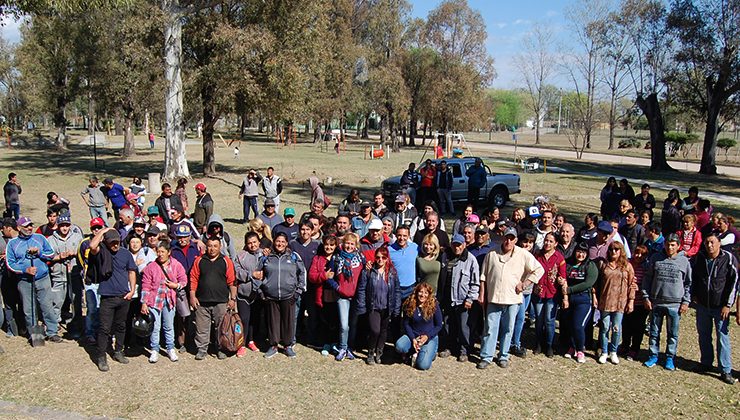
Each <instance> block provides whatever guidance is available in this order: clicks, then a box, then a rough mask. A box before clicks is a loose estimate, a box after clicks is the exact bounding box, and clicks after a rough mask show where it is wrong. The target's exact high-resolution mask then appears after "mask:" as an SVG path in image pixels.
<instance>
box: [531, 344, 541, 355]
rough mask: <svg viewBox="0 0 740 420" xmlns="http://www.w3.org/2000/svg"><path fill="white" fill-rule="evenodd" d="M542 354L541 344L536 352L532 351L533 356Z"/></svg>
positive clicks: (536, 348)
mask: <svg viewBox="0 0 740 420" xmlns="http://www.w3.org/2000/svg"><path fill="white" fill-rule="evenodd" d="M540 353H542V347H541V346H540V345H539V344H537V347H535V348H534V350H532V354H540Z"/></svg>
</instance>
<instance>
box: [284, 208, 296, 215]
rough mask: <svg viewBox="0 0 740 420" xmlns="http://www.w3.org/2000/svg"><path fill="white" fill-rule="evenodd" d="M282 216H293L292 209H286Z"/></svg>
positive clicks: (293, 210)
mask: <svg viewBox="0 0 740 420" xmlns="http://www.w3.org/2000/svg"><path fill="white" fill-rule="evenodd" d="M283 215H284V216H295V209H294V208H293V207H288V208H286V209H285V210H284V211H283Z"/></svg>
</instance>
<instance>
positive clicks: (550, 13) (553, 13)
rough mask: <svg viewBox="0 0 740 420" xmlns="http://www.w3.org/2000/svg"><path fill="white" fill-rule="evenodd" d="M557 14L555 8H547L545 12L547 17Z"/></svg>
mask: <svg viewBox="0 0 740 420" xmlns="http://www.w3.org/2000/svg"><path fill="white" fill-rule="evenodd" d="M557 15H559V13H558V12H556V11H555V10H548V11H547V13H545V17H549V18H551V17H555V16H557Z"/></svg>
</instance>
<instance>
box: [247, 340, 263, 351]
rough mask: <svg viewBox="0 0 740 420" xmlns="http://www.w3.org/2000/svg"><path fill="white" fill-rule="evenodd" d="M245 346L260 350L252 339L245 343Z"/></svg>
mask: <svg viewBox="0 0 740 420" xmlns="http://www.w3.org/2000/svg"><path fill="white" fill-rule="evenodd" d="M247 348H248V349H249V350H252V351H260V349H259V348H258V347H257V345H256V344H254V341H250V342H249V343H247Z"/></svg>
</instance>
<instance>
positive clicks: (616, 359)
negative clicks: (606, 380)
mask: <svg viewBox="0 0 740 420" xmlns="http://www.w3.org/2000/svg"><path fill="white" fill-rule="evenodd" d="M609 361H610V362H612V363H613V364H615V365H618V364H619V357H618V356H617V353H615V352H611V353H609Z"/></svg>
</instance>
